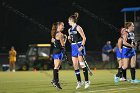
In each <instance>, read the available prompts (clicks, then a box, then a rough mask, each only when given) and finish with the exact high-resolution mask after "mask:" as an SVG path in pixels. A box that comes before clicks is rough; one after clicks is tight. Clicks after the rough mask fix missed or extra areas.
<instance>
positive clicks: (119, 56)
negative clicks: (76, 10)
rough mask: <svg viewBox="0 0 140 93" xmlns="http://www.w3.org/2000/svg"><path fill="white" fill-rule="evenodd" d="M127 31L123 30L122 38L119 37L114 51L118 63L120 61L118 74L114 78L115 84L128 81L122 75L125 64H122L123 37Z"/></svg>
mask: <svg viewBox="0 0 140 93" xmlns="http://www.w3.org/2000/svg"><path fill="white" fill-rule="evenodd" d="M125 30H126V29H125V28H122V29H121V37H119V39H118V42H117V45H116V48H115V49H113V50H114V51H115V52H116V58H117V61H118V64H119V67H118V73H117V74H116V75H115V76H114V81H115V82H119V81H126V79H125V78H124V77H123V74H122V65H123V62H122V43H123V37H122V35H123V33H124V32H125Z"/></svg>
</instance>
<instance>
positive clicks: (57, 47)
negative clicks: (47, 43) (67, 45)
mask: <svg viewBox="0 0 140 93" xmlns="http://www.w3.org/2000/svg"><path fill="white" fill-rule="evenodd" d="M56 34H57V32H56V33H55V35H56ZM54 39H55V40H54V49H53V59H60V60H62V58H63V53H62V46H61V43H60V40H57V39H56V38H54Z"/></svg>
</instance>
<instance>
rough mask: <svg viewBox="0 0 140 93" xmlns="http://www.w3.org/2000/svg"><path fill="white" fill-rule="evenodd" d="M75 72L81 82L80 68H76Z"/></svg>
mask: <svg viewBox="0 0 140 93" xmlns="http://www.w3.org/2000/svg"><path fill="white" fill-rule="evenodd" d="M75 74H76V77H77V81H80V82H81V76H80V70H79V69H77V70H75Z"/></svg>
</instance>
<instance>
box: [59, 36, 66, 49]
mask: <svg viewBox="0 0 140 93" xmlns="http://www.w3.org/2000/svg"><path fill="white" fill-rule="evenodd" d="M59 40H60V43H61V46H63V47H64V46H65V42H64V36H63V34H62V33H59Z"/></svg>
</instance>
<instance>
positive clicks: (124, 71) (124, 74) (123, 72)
mask: <svg viewBox="0 0 140 93" xmlns="http://www.w3.org/2000/svg"><path fill="white" fill-rule="evenodd" d="M122 74H123V77H124V78H125V79H127V77H126V69H122Z"/></svg>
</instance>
